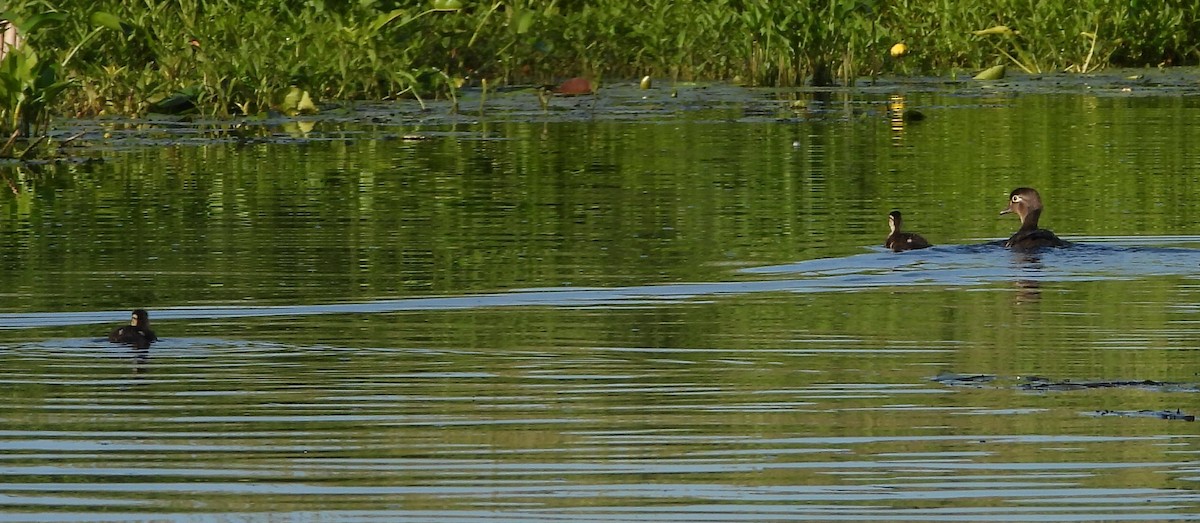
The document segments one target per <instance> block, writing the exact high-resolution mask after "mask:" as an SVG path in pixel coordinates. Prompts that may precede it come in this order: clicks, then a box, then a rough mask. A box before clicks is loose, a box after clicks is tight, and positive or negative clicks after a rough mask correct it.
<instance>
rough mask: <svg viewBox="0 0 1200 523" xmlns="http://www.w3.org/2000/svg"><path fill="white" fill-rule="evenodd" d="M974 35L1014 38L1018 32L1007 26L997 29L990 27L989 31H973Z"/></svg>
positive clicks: (1000, 26)
mask: <svg viewBox="0 0 1200 523" xmlns="http://www.w3.org/2000/svg"><path fill="white" fill-rule="evenodd" d="M973 34H974V35H975V36H989V35H1001V36H1012V35H1014V34H1016V31H1013V30H1012V29H1009V28H1008V26H1007V25H997V26H995V27H989V28H987V29H980V30H978V31H973Z"/></svg>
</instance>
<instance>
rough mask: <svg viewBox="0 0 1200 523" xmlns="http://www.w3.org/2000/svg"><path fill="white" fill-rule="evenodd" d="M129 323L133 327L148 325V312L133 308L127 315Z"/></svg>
mask: <svg viewBox="0 0 1200 523" xmlns="http://www.w3.org/2000/svg"><path fill="white" fill-rule="evenodd" d="M129 324H130V325H133V326H134V327H141V328H143V329H144V328H146V327H149V326H150V314H148V313H147V312H146V309H135V310H134V311H133V314H132V315H130V317H129Z"/></svg>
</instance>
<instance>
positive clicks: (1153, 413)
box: [1084, 409, 1196, 421]
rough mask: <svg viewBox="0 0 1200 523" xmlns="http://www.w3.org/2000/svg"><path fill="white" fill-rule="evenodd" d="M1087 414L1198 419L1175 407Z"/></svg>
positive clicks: (1091, 414) (1173, 419)
mask: <svg viewBox="0 0 1200 523" xmlns="http://www.w3.org/2000/svg"><path fill="white" fill-rule="evenodd" d="M1084 415H1085V416H1095V417H1103V416H1118V417H1122V418H1157V419H1165V420H1172V421H1196V416H1194V415H1192V414H1184V413H1183V411H1181V410H1179V409H1175V410H1174V411H1170V410H1097V411H1093V412H1085V413H1084Z"/></svg>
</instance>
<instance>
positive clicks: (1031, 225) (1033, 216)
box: [1000, 187, 1042, 229]
mask: <svg viewBox="0 0 1200 523" xmlns="http://www.w3.org/2000/svg"><path fill="white" fill-rule="evenodd" d="M1009 213H1016V215H1017V216H1020V217H1021V228H1022V229H1036V228H1037V222H1038V217H1039V216H1041V214H1042V197H1041V195H1039V194H1038V192H1037V191H1036V190H1034V189H1031V188H1029V187H1018V188H1016V189H1013V191H1012V192H1011V193H1009V194H1008V207H1007V208H1005V209H1004V210H1003V211H1000V215H1001V216H1003V215H1005V214H1009Z"/></svg>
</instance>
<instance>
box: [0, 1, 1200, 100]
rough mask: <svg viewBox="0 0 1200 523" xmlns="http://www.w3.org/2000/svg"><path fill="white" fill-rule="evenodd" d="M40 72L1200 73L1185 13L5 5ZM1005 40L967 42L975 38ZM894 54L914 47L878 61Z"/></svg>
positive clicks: (424, 76) (168, 77)
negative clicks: (32, 24)
mask: <svg viewBox="0 0 1200 523" xmlns="http://www.w3.org/2000/svg"><path fill="white" fill-rule="evenodd" d="M6 8H7V9H9V11H10V12H11V13H12V16H13V17H15V18H17V19H29V18H31V17H34V16H48V17H53V18H55V19H56V20H57V21H56V25H55V30H54V31H33V32H30V34H28V44H29V46H30V48H31V49H36V50H37V57H38V59H39V62H44V63H46V64H58V65H57V67H58V69H57V70H56V71H53V72H54V78H55V80H56V82H57V81H71V82H73V84H71V87H68V88H66V89H64V90H63V91H62V92H60V93H57V94H58V96H57V97H56V98H55V100H54V101H53V102H52V103H49V104H47V106H46V107H55V108H57V109H58V110H60V111H64V112H70V113H74V114H84V115H86V114H102V113H118V114H135V115H136V114H142V113H145V112H148V111H152V110H165V109H164V108H167V107H177V108H180V109H183V110H189V111H198V112H202V113H206V114H215V115H224V114H236V113H241V114H261V113H264V112H267V111H280V112H285V113H290V112H293V111H294V110H295V108H290V109H289V108H288V107H286V104H281V102H280V101H281V100H284V99H286V98H287V97H281V96H280V94H279V93H292V92H297V91H296V90H299V92H302V93H304V94H307V95H308V98H309V100H310V101H311V102H312V103H313V104H314V106H316V105H318V104H319V103H320V101H321V100H325V101H329V100H347V99H393V98H397V97H425V96H451V97H456V96H457V95H458V91H459V90H460V89H462V88H471V87H477V86H479V85H482V82H483V81H484V80H488V81H489V82H491V85H492V86H499V85H503V84H512V83H538V84H553V83H557V82H558V81H561V80H562V79H563V78H569V77H575V76H583V77H587V78H589V79H590V80H592V81H593V82H595V83H601V82H600V81H601V80H602V79H605V78H610V79H611V78H620V79H630V78H640V77H642V76H644V75H651V76H654V77H656V78H664V79H669V80H670V81H671V82H678V81H692V80H737V81H740V82H742V83H745V84H750V85H780V86H787V85H798V84H805V83H807V84H817V85H827V84H834V83H840V84H843V85H849V84H853V83H854V82H855V81H856V79H857V78H859V77H862V76H874V75H877V74H881V73H884V72H892V73H901V74H928V73H934V74H937V73H944V72H948V71H955V70H960V69H969V70H974V71H978V70H981V69H983V68H986V67H989V66H994V65H998V64H1000V63H1005V64H1011V65H1015V66H1019V67H1021V68H1023V69H1025V70H1027V71H1029V72H1035V73H1036V72H1039V71H1040V72H1046V71H1063V70H1066V71H1077V72H1089V71H1094V70H1096V69H1098V68H1103V67H1106V66H1110V65H1155V64H1185V63H1196V61H1197V59H1200V48H1198V47H1197V45H1198V44H1197V43H1196V39H1195V38H1194V35H1196V34H1200V14H1197V12H1196V10H1195V9H1194V6H1192V5H1191V3H1190V0H1163V1H1162V2H1157V3H1153V5H1151V3H1148V2H1119V1H1117V0H1085V1H1084V2H1082V3H1078V2H1067V1H1066V0H1048V1H1043V2H1028V1H1027V0H996V1H994V2H950V1H949V0H939V1H936V2H929V1H918V0H894V1H888V2H884V1H883V0H830V1H827V2H816V3H799V4H789V5H784V4H779V3H778V2H768V1H766V0H705V1H699V2H691V3H688V4H686V5H684V4H679V3H677V2H673V1H670V0H643V1H640V2H638V1H634V0H591V1H566V0H557V1H551V2H536V1H533V0H488V1H484V2H476V3H467V2H460V1H458V0H436V1H433V0H363V1H361V2H351V3H334V2H326V1H321V0H311V1H305V2H289V3H283V4H280V3H268V2H263V1H261V0H207V1H202V0H174V1H171V2H166V1H162V0H143V1H142V2H137V3H126V2H117V1H115V0H98V1H90V2H83V1H82V0H63V1H61V2H55V3H53V4H51V3H49V2H47V1H45V0H16V1H15V2H11V3H10V4H9V5H7V7H6ZM995 27H1006V28H1008V29H1007V30H1005V31H1000V32H995V33H989V32H986V31H984V33H983V34H977V33H978V32H980V31H981V30H983V29H985V28H995ZM898 42H904V43H905V44H906V46H907V48H908V52H907V53H905V54H904V56H903V57H891V56H890V55H889V52H888V50H889V49H890V48H891V47H892V46H893V45H894V44H896V43H898Z"/></svg>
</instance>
